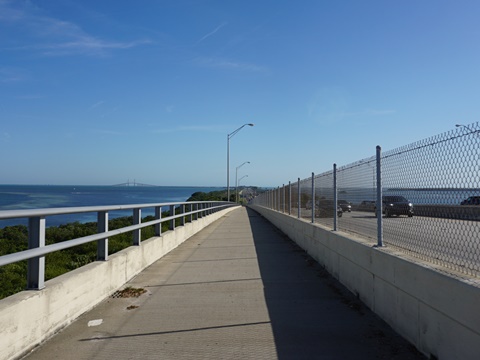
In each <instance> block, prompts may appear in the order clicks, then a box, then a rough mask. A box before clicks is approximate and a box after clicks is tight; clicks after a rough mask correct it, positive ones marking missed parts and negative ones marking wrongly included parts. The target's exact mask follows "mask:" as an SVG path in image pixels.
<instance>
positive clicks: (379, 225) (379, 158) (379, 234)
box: [376, 145, 383, 247]
mask: <svg viewBox="0 0 480 360" xmlns="http://www.w3.org/2000/svg"><path fill="white" fill-rule="evenodd" d="M382 214H383V202H382V148H381V147H380V145H377V214H376V215H377V246H378V247H382V246H383V217H382Z"/></svg>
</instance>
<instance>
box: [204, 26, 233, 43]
mask: <svg viewBox="0 0 480 360" xmlns="http://www.w3.org/2000/svg"><path fill="white" fill-rule="evenodd" d="M225 25H227V23H226V22H223V23H221V24H220V25H218V26H217V27H216V28H215V29H214V30H213V31H211V32H209V33H208V34H206V35H204V36H203V37H202V38H201V39H200V40H198V41H197V44H198V43H201V42H202V41H204V40H205V39H207V38H209V37H210V36H212V35H213V34H215V33H216V32H217V31H218V30H220V29H221V28H222V27H224V26H225Z"/></svg>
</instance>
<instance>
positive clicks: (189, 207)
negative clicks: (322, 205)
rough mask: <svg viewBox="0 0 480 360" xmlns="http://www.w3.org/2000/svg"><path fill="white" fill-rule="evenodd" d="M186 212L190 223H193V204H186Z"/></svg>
mask: <svg viewBox="0 0 480 360" xmlns="http://www.w3.org/2000/svg"><path fill="white" fill-rule="evenodd" d="M188 212H189V213H190V222H191V223H192V222H193V203H190V204H188Z"/></svg>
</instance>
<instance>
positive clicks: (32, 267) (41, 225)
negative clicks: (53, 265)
mask: <svg viewBox="0 0 480 360" xmlns="http://www.w3.org/2000/svg"><path fill="white" fill-rule="evenodd" d="M43 246H45V218H44V217H33V218H29V219H28V248H29V249H34V248H38V247H43ZM44 287H45V256H38V257H35V258H32V259H28V260H27V289H30V290H41V289H43V288H44Z"/></svg>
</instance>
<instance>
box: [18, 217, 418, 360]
mask: <svg viewBox="0 0 480 360" xmlns="http://www.w3.org/2000/svg"><path fill="white" fill-rule="evenodd" d="M126 286H130V287H133V288H139V289H145V290H146V292H145V293H144V294H143V295H141V296H140V297H138V298H121V297H110V298H108V299H107V300H106V301H104V302H102V303H101V304H100V305H98V306H97V307H95V308H94V309H93V310H92V311H90V312H88V313H86V314H84V315H82V316H81V317H80V318H79V319H78V320H77V321H75V322H74V323H73V324H72V325H70V326H69V327H67V328H66V329H64V330H63V331H61V332H60V333H59V334H57V335H56V336H54V337H53V338H51V339H50V340H49V341H47V342H46V343H45V344H43V345H42V346H40V347H38V348H37V349H35V350H34V351H33V352H32V353H31V354H29V356H28V357H27V358H28V359H29V360H31V359H48V360H52V359H422V358H423V357H422V355H420V354H419V353H418V352H417V351H416V350H415V349H414V347H413V346H412V345H410V344H409V343H407V342H406V341H405V340H404V339H402V338H401V337H400V336H398V335H397V334H396V333H394V332H393V331H392V330H391V328H390V327H389V326H387V325H386V324H385V323H384V322H383V321H381V320H380V319H379V318H378V317H377V316H376V315H374V314H373V313H372V312H370V311H369V310H368V309H367V308H366V307H365V306H364V305H362V303H360V302H359V301H358V300H357V299H356V298H355V297H354V296H353V295H352V294H351V293H350V292H348V291H347V290H345V289H344V288H343V287H342V286H341V285H339V283H338V282H336V281H335V280H334V279H333V278H332V277H331V276H330V275H329V274H328V273H327V272H326V271H325V270H323V268H321V267H320V266H319V265H318V264H317V263H316V262H314V261H313V260H312V258H310V257H309V256H308V255H307V254H306V253H305V252H304V251H303V250H301V249H300V248H299V247H298V246H297V245H295V244H294V243H293V242H292V241H290V240H289V239H288V238H286V237H285V236H284V235H283V234H282V233H280V232H279V231H278V230H277V229H276V228H274V227H273V226H272V225H271V224H270V223H269V222H267V221H266V220H265V219H263V218H262V217H261V216H259V215H258V214H257V213H256V212H254V211H253V210H249V209H246V208H239V209H237V210H234V211H231V212H230V213H228V214H226V215H225V216H224V217H222V218H221V219H220V220H218V221H216V222H215V223H213V224H211V225H209V226H208V227H206V228H205V229H204V230H202V231H201V232H199V233H198V234H196V235H194V236H193V237H192V238H190V239H189V240H188V241H186V242H185V243H183V244H182V245H180V246H179V247H178V248H177V249H175V250H173V251H172V252H170V253H169V254H168V255H166V256H164V257H163V258H162V259H161V260H159V261H157V262H155V263H154V264H153V265H151V266H150V267H148V268H147V269H146V270H144V271H143V272H142V273H141V274H139V275H138V276H137V277H135V278H134V279H133V280H132V281H130V282H129V283H128V284H127V285H126Z"/></svg>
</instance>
